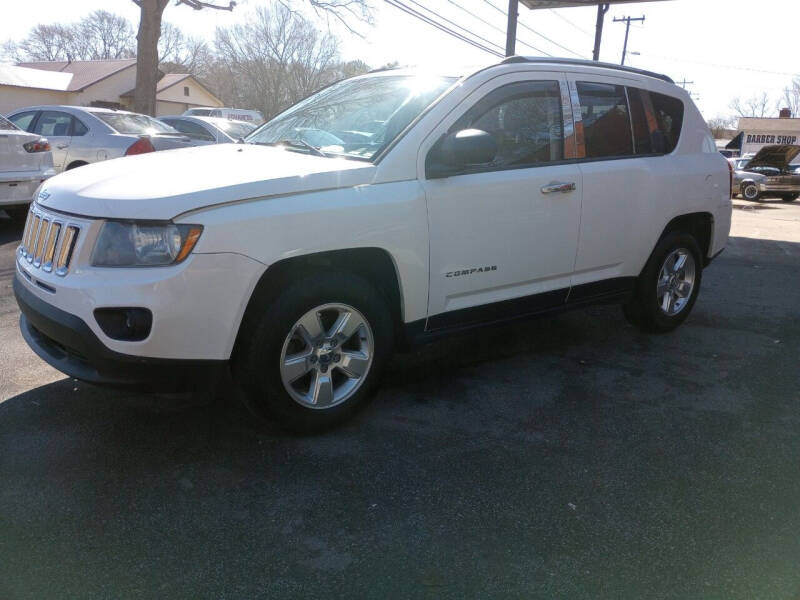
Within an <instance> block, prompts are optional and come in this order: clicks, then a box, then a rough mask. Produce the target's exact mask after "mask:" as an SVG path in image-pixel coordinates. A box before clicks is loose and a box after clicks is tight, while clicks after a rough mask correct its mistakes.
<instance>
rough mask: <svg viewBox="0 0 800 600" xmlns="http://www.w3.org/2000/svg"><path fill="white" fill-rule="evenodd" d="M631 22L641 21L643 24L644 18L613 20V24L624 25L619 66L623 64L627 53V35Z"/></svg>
mask: <svg viewBox="0 0 800 600" xmlns="http://www.w3.org/2000/svg"><path fill="white" fill-rule="evenodd" d="M631 21H641V22H642V23H644V16H641V17H637V18H633V17H622V18H621V19H617V18H614V23H625V45H624V46H623V47H622V62H621V63H619V64H621V65H624V64H625V55H626V54H627V53H628V33H630V30H631Z"/></svg>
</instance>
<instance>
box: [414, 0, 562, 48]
mask: <svg viewBox="0 0 800 600" xmlns="http://www.w3.org/2000/svg"><path fill="white" fill-rule="evenodd" d="M447 1H448V2H449V3H450V4H452V5H453V6H455V7H456V8H458V9H459V10H462V11H464V12H465V13H467V14H468V15H470V16H471V17H473V18H474V19H477V20H478V21H480V22H481V23H483V24H484V25H487V26H488V27H491V28H492V29H494V30H495V31H499V32H500V33H502V34H504V35H505V33H506V32H505V31H503V30H502V29H500V28H499V27H497V26H496V25H493V24H492V23H490V22H489V21H487V20H485V19H482V18H481V17H479V16H478V15H476V14H475V13H471V12H470V11H468V10H467V9H466V8H464V7H463V6H461V5H460V4H458V3H456V2H453V0H447ZM415 4H416V3H415ZM431 12H433V11H431ZM462 29H463V28H462ZM517 42H519V43H520V44H522V45H523V46H527V47H528V48H530V49H531V50H535V51H536V52H539V53H541V54H544V55H545V56H553V55H552V54H549V53H547V52H545V51H544V50H541V49H539V48H537V47H536V46H532V45H531V44H528V43H527V42H524V41H523V40H517Z"/></svg>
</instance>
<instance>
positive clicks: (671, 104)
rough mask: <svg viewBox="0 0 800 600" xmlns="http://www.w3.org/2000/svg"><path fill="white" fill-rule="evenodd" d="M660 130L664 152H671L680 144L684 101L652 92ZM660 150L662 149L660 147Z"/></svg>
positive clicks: (651, 97)
mask: <svg viewBox="0 0 800 600" xmlns="http://www.w3.org/2000/svg"><path fill="white" fill-rule="evenodd" d="M650 99H651V101H652V103H653V112H654V113H655V117H656V123H657V125H658V131H659V132H660V133H661V136H662V138H663V152H664V153H665V154H669V153H670V152H672V151H673V150H675V148H676V147H677V146H678V140H679V139H680V137H681V130H682V128H683V113H684V107H683V101H682V100H679V99H678V98H674V97H672V96H667V95H666V94H658V93H656V92H650ZM659 150H660V149H659Z"/></svg>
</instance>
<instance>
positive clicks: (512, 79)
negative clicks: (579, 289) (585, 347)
mask: <svg viewBox="0 0 800 600" xmlns="http://www.w3.org/2000/svg"><path fill="white" fill-rule="evenodd" d="M461 107H463V108H460V109H459V110H458V111H456V113H457V114H453V115H451V117H450V118H449V120H450V121H452V124H447V123H445V127H447V131H448V132H451V133H452V132H455V131H460V130H463V129H480V130H483V131H486V132H488V133H490V134H492V136H493V137H494V138H495V140H496V143H497V148H498V152H497V155H496V157H495V159H494V160H493V161H492V162H490V163H487V164H483V165H475V166H471V167H466V168H463V170H461V171H460V172H456V173H453V174H451V175H449V176H447V177H438V178H428V177H426V178H425V179H424V181H423V185H424V187H425V192H426V196H427V203H428V217H429V235H430V287H429V310H428V314H429V317H428V322H427V329H428V330H436V329H442V328H447V327H458V326H465V325H470V324H473V323H477V322H481V321H497V320H502V319H505V318H509V317H512V316H517V315H520V314H526V313H533V312H538V311H540V310H543V309H546V308H550V307H552V306H555V305H560V304H563V303H564V302H565V300H566V297H567V294H568V292H569V287H570V278H571V275H572V270H573V265H574V262H575V253H576V250H577V241H578V229H579V222H580V209H581V190H582V182H581V179H580V172H579V170H578V167H577V166H576V165H575V164H571V163H569V162H567V161H566V160H565V158H566V156H567V155H568V154H569V152H567V153H565V148H564V146H565V144H564V139H565V136H564V130H565V121H566V124H567V130H568V132H571V128H572V127H571V115H570V107H569V97H568V95H567V90H566V86H565V82H564V79H563V77H562V75H561V74H559V73H543V72H537V73H533V72H531V73H515V74H513V75H506V76H502V77H499V78H496V79H494V80H492V81H491V82H489V83H487V84H485V85H484V86H482V87H481V88H479V89H478V90H476V91H475V92H474V93H473V94H471V95H470V96H469V98H468V99H467V100H466V101H465V102H464V103H463V104H462V105H461ZM437 144H438V143H437ZM436 151H437V145H433V147H432V148H431V150H430V152H431V153H435V152H436ZM429 157H430V155H429Z"/></svg>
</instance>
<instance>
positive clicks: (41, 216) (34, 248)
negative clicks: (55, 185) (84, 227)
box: [19, 206, 80, 277]
mask: <svg viewBox="0 0 800 600" xmlns="http://www.w3.org/2000/svg"><path fill="white" fill-rule="evenodd" d="M79 233H80V228H79V227H78V226H77V225H75V224H73V223H70V222H69V218H67V217H64V216H61V215H56V214H49V213H46V212H44V211H43V210H41V209H40V208H39V207H38V206H37V207H32V208H31V210H30V212H29V213H28V220H27V221H26V222H25V229H24V231H23V233H22V244H21V245H20V247H19V252H20V254H21V255H22V256H23V258H25V259H26V260H27V261H28V262H29V263H31V264H32V265H33V266H34V267H35V268H37V269H42V270H43V271H45V272H48V273H49V272H50V271H53V270H55V272H56V275H61V276H62V277H63V276H64V275H66V274H67V273H68V272H69V267H70V263H71V261H72V253H73V251H74V250H75V243H76V242H77V240H78V234H79Z"/></svg>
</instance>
